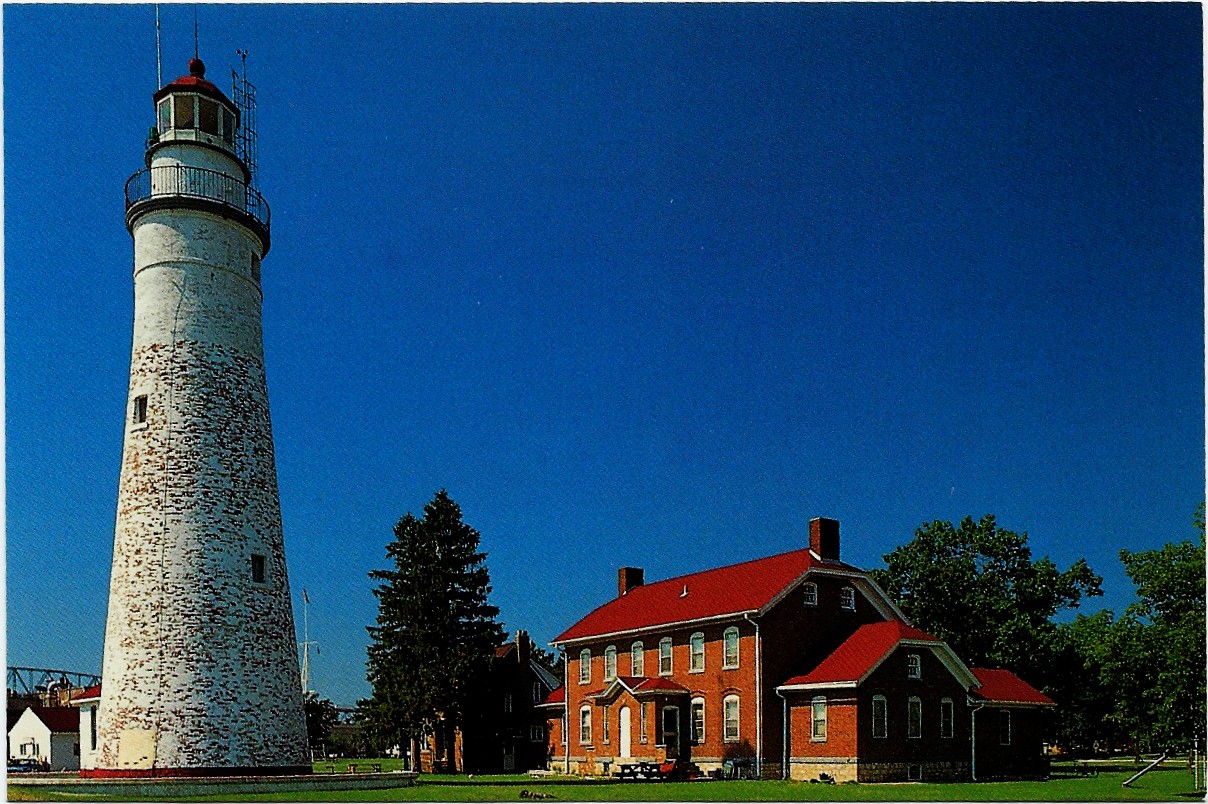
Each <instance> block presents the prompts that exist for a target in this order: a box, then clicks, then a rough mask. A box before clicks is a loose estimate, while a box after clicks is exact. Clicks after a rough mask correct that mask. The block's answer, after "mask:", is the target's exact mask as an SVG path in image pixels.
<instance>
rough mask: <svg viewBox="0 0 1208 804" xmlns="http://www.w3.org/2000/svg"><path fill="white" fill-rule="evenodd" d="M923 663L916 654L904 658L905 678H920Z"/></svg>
mask: <svg viewBox="0 0 1208 804" xmlns="http://www.w3.org/2000/svg"><path fill="white" fill-rule="evenodd" d="M922 676H923V662H922V660H921V659H919V655H918V654H917V653H912V654H910V655H909V656H907V657H906V678H922Z"/></svg>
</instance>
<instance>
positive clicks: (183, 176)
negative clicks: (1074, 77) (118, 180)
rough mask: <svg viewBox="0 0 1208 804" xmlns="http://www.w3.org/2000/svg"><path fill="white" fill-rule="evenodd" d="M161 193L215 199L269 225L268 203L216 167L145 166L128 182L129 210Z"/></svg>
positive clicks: (265, 227) (249, 187) (263, 224)
mask: <svg viewBox="0 0 1208 804" xmlns="http://www.w3.org/2000/svg"><path fill="white" fill-rule="evenodd" d="M161 196H165V197H166V196H176V197H184V198H200V199H205V200H207V201H213V202H216V203H218V204H221V205H222V206H225V207H229V208H230V209H233V210H236V211H238V212H243V213H245V214H247V215H250V216H251V217H252V218H254V219H255V220H256V221H257V222H258V223H259V224H260V225H261V226H263V227H264V229H265V231H266V232H267V231H268V228H269V209H268V202H267V201H265V200H264V197H263V196H262V195H260V193H259V192H258V191H257V190H256V189H255V188H254V187H251V186H249V185H248V184H245V183H244V182H243V180H242V179H239V178H236V177H235V176H228V175H227V174H225V173H220V172H219V171H217V170H208V169H206V168H199V167H192V166H190V165H157V166H155V167H150V168H143V169H142V170H140V171H139V172H137V173H135V174H134V175H133V176H131V177H130V178H129V180H127V181H126V210H127V211H129V210H130V207H132V206H134V205H135V204H137V203H139V202H140V201H147V200H149V199H152V198H159V197H161Z"/></svg>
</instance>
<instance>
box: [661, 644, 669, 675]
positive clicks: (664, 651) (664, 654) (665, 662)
mask: <svg viewBox="0 0 1208 804" xmlns="http://www.w3.org/2000/svg"><path fill="white" fill-rule="evenodd" d="M659 675H660V676H669V675H671V637H663V638H662V639H660V640H659Z"/></svg>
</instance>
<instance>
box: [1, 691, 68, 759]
mask: <svg viewBox="0 0 1208 804" xmlns="http://www.w3.org/2000/svg"><path fill="white" fill-rule="evenodd" d="M8 758H9V759H10V760H13V759H37V760H40V761H42V762H45V763H46V764H47V766H48V769H49V770H52V771H68V770H79V769H80V710H79V709H76V708H74V707H68V706H51V707H47V706H30V707H27V708H26V709H25V711H24V712H22V713H21V716H20V717H19V718H17V722H16V723H14V724H13V726H12V728H10V729H9V730H8Z"/></svg>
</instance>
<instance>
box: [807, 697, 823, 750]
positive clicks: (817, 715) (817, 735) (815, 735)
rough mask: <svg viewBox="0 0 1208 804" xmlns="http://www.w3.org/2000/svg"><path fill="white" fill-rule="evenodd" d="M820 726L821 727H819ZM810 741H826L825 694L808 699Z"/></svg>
mask: <svg viewBox="0 0 1208 804" xmlns="http://www.w3.org/2000/svg"><path fill="white" fill-rule="evenodd" d="M819 726H821V728H819ZM810 742H814V743H824V742H826V696H825V695H815V696H814V697H813V699H812V700H811V701H810Z"/></svg>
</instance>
